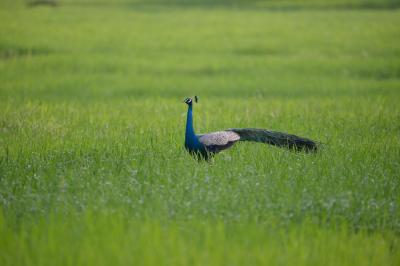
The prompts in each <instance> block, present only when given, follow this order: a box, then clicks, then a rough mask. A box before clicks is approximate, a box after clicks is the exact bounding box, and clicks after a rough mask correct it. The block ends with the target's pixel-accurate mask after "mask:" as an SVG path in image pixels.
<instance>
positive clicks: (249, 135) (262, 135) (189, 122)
mask: <svg viewBox="0 0 400 266" xmlns="http://www.w3.org/2000/svg"><path fill="white" fill-rule="evenodd" d="M194 99H195V102H196V103H197V101H198V98H197V96H195V97H194ZM184 103H186V104H187V105H188V111H187V119H186V132H185V148H186V150H187V151H188V152H189V153H191V154H192V155H195V156H197V157H198V158H199V159H206V160H209V159H210V158H211V157H212V156H213V155H214V154H216V153H218V152H220V151H222V150H225V149H228V148H230V147H232V145H233V144H235V143H236V142H238V141H254V142H261V143H266V144H270V145H274V146H277V147H285V148H288V149H290V150H294V151H306V152H315V151H317V142H315V141H313V140H310V139H307V138H303V137H299V136H296V135H292V134H287V133H284V132H277V131H271V130H266V129H258V128H230V129H227V130H222V131H217V132H212V133H208V134H196V133H195V132H194V128H193V100H192V98H186V99H185V100H184Z"/></svg>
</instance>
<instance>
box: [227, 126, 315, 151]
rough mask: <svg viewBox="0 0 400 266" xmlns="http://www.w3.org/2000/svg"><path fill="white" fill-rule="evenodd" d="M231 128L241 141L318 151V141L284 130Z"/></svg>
mask: <svg viewBox="0 0 400 266" xmlns="http://www.w3.org/2000/svg"><path fill="white" fill-rule="evenodd" d="M229 130H230V131H233V132H235V133H237V134H239V135H240V140H241V141H255V142H262V143H267V144H270V145H274V146H277V147H285V148H289V149H293V150H298V151H317V142H315V141H313V140H310V139H307V138H302V137H299V136H296V135H292V134H287V133H284V132H277V131H270V130H266V129H258V128H231V129H229Z"/></svg>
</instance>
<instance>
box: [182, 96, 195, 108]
mask: <svg viewBox="0 0 400 266" xmlns="http://www.w3.org/2000/svg"><path fill="white" fill-rule="evenodd" d="M194 101H195V102H196V103H197V101H198V98H197V96H194ZM183 102H184V103H186V104H187V105H189V106H191V105H192V104H193V100H192V98H186V99H185V100H184V101H183Z"/></svg>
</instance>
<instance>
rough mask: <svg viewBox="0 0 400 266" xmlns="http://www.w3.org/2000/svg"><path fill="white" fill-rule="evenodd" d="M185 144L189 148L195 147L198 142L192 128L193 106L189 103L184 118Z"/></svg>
mask: <svg viewBox="0 0 400 266" xmlns="http://www.w3.org/2000/svg"><path fill="white" fill-rule="evenodd" d="M185 145H186V146H188V147H189V148H196V147H198V146H199V145H201V144H200V142H199V140H198V138H197V136H196V134H195V133H194V129H193V107H192V105H189V108H188V112H187V120H186V133H185Z"/></svg>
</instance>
